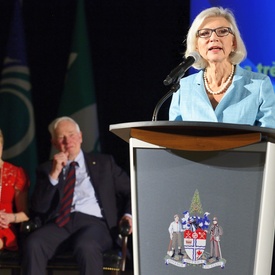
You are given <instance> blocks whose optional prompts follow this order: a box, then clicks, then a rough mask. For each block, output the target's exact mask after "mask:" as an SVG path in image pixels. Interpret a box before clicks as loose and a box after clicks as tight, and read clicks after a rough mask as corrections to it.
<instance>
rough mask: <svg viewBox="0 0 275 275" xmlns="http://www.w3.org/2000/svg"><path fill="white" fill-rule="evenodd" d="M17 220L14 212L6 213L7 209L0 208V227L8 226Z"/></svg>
mask: <svg viewBox="0 0 275 275" xmlns="http://www.w3.org/2000/svg"><path fill="white" fill-rule="evenodd" d="M14 221H15V215H14V214H13V213H6V211H5V210H0V227H1V228H8V227H9V224H10V223H12V222H14Z"/></svg>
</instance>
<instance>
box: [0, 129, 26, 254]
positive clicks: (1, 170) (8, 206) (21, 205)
mask: <svg viewBox="0 0 275 275" xmlns="http://www.w3.org/2000/svg"><path fill="white" fill-rule="evenodd" d="M3 144H4V137H3V134H2V131H1V130H0V250H3V249H7V250H17V249H18V244H17V238H16V232H15V228H14V223H20V222H23V221H27V220H28V219H29V218H28V203H27V201H28V187H29V179H28V176H27V174H26V173H25V171H24V170H23V169H22V168H21V167H17V166H14V165H13V164H11V163H8V162H4V161H3V160H2V153H3Z"/></svg>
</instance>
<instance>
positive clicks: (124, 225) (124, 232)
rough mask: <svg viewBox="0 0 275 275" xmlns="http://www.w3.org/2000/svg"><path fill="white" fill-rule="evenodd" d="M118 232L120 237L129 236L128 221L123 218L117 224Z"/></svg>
mask: <svg viewBox="0 0 275 275" xmlns="http://www.w3.org/2000/svg"><path fill="white" fill-rule="evenodd" d="M118 232H119V234H120V235H121V236H122V237H126V236H129V235H130V234H129V232H130V225H129V222H128V221H127V220H123V221H122V222H121V223H120V224H119V229H118Z"/></svg>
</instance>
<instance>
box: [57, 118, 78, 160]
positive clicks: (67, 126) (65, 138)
mask: <svg viewBox="0 0 275 275" xmlns="http://www.w3.org/2000/svg"><path fill="white" fill-rule="evenodd" d="M81 143H82V133H81V132H79V131H77V127H76V125H75V124H74V123H73V122H71V121H68V120H63V121H61V122H59V123H58V125H57V127H56V129H55V138H54V140H53V144H54V145H55V147H56V148H57V149H58V150H59V151H61V152H66V153H68V154H69V159H74V158H75V157H76V156H77V155H78V153H79V152H80V149H81Z"/></svg>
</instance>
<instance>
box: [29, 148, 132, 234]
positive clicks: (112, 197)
mask: <svg viewBox="0 0 275 275" xmlns="http://www.w3.org/2000/svg"><path fill="white" fill-rule="evenodd" d="M84 158H85V161H86V166H87V169H88V173H89V175H90V178H91V181H92V184H93V187H94V189H95V193H96V196H97V199H98V202H99V205H100V207H101V210H102V215H103V216H104V218H105V219H106V222H107V225H108V227H109V229H110V232H111V235H112V236H114V234H116V233H115V232H116V228H117V224H118V219H119V218H120V217H121V216H122V215H123V214H124V213H129V214H130V213H131V201H130V180H129V176H128V175H127V173H126V172H125V171H123V170H122V169H121V168H120V167H119V166H118V165H117V164H116V163H115V161H114V159H113V157H112V156H111V155H104V154H94V153H91V154H86V153H84ZM51 167H52V161H48V162H46V163H44V164H42V165H40V166H39V167H38V169H37V180H36V185H35V189H34V192H33V196H32V199H31V212H32V213H33V215H35V216H37V215H39V217H40V218H41V221H42V224H43V223H47V222H49V221H51V220H53V219H54V218H55V217H56V216H57V213H58V210H59V202H60V199H61V198H62V195H63V187H64V179H63V175H62V173H61V174H60V176H59V183H58V184H57V185H56V186H53V185H52V184H51V183H50V181H49V176H48V175H49V173H50V170H51Z"/></svg>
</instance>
